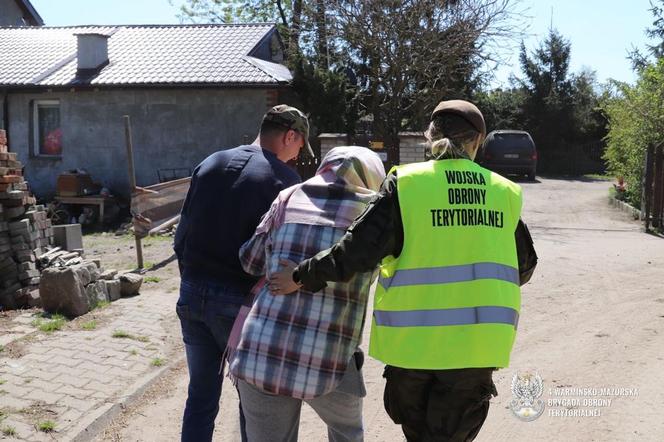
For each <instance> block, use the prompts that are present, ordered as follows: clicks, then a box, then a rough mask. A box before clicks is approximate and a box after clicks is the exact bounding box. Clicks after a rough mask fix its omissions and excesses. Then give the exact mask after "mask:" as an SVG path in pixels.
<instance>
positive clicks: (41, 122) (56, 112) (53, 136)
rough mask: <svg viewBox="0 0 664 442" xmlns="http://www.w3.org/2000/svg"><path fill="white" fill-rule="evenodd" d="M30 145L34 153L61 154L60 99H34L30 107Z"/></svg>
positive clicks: (44, 154)
mask: <svg viewBox="0 0 664 442" xmlns="http://www.w3.org/2000/svg"><path fill="white" fill-rule="evenodd" d="M32 111H33V114H32V127H33V139H32V146H33V152H34V154H35V155H42V156H60V155H62V129H61V128H60V101H58V100H36V101H35V102H34V103H33V107H32Z"/></svg>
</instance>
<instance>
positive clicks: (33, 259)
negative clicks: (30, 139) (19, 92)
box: [0, 130, 53, 308]
mask: <svg viewBox="0 0 664 442" xmlns="http://www.w3.org/2000/svg"><path fill="white" fill-rule="evenodd" d="M22 170H23V166H22V165H21V163H20V162H19V161H18V160H17V159H16V153H13V152H7V137H6V134H5V131H4V130H0V305H2V306H3V308H16V307H20V306H23V305H34V304H36V303H38V299H39V294H38V291H37V289H38V287H39V282H40V271H39V268H38V263H37V257H38V256H41V255H42V254H43V253H44V250H45V247H47V246H49V245H51V244H53V228H52V227H51V220H49V219H48V217H47V214H46V211H45V209H44V207H43V206H36V205H35V198H34V197H33V196H31V195H30V192H29V191H28V183H26V182H25V180H24V179H23V172H22Z"/></svg>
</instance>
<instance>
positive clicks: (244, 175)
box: [175, 105, 313, 441]
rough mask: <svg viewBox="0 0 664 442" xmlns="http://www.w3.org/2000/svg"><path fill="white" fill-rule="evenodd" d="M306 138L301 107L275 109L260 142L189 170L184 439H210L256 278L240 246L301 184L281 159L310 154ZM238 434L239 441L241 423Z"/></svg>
mask: <svg viewBox="0 0 664 442" xmlns="http://www.w3.org/2000/svg"><path fill="white" fill-rule="evenodd" d="M308 138H309V122H308V120H307V117H306V116H305V115H304V114H303V113H302V112H300V111H299V110H298V109H296V108H294V107H290V106H286V105H279V106H275V107H273V108H272V109H270V110H269V111H268V112H267V113H266V114H265V116H264V117H263V122H262V124H261V128H260V133H259V137H258V139H257V143H256V144H258V145H249V146H239V147H236V148H234V149H228V150H222V151H219V152H216V153H214V154H212V155H210V156H209V157H208V158H206V159H205V160H204V161H203V162H202V163H201V164H200V165H198V167H196V169H195V170H194V174H193V175H192V178H191V187H190V188H189V192H188V193H187V198H186V200H185V203H184V206H183V208H182V214H181V218H180V224H179V226H178V229H177V232H176V234H175V252H176V254H177V257H178V264H179V266H180V273H181V278H182V281H181V286H180V298H179V300H178V302H177V307H176V309H177V314H178V316H179V318H180V324H181V326H182V336H183V339H184V343H185V349H186V353H187V364H188V367H189V390H188V397H187V403H186V406H185V411H184V418H183V424H182V441H211V440H212V433H213V432H214V420H215V417H216V416H217V413H218V411H219V398H220V396H221V384H222V377H221V375H220V369H221V364H222V355H223V352H224V349H225V348H226V343H227V340H228V336H229V334H230V331H231V328H232V327H233V322H234V320H235V317H236V315H237V313H238V311H239V309H240V307H241V305H242V303H243V301H244V297H245V296H246V294H247V293H248V292H249V290H250V289H251V287H252V286H253V285H254V284H255V283H256V278H255V277H253V276H251V275H249V274H247V273H245V272H244V270H243V269H242V267H241V265H240V262H239V258H238V251H239V249H240V246H241V245H242V244H243V243H244V242H245V241H246V240H248V239H249V238H250V237H251V235H252V234H253V233H254V230H255V229H256V226H257V225H258V222H259V220H260V218H261V216H262V215H263V214H264V213H265V212H266V211H267V210H268V209H269V207H270V204H271V203H272V201H273V200H274V199H275V198H276V196H277V194H278V193H279V192H280V191H281V190H283V189H285V188H287V187H290V186H292V185H293V184H296V183H299V182H300V177H299V176H298V175H297V173H296V172H295V171H294V170H293V169H291V168H290V167H289V166H288V165H286V162H287V161H289V160H291V159H294V158H296V157H297V156H298V153H299V151H300V149H301V148H303V147H304V148H306V149H307V152H308V153H309V155H311V156H312V157H313V151H312V150H311V146H310V145H309V141H308ZM240 412H241V410H240ZM242 417H243V416H242V414H241V420H243V419H242ZM241 426H242V427H244V425H243V422H242V424H241ZM242 433H243V439H244V428H242Z"/></svg>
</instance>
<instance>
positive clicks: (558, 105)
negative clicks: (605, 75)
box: [518, 29, 574, 151]
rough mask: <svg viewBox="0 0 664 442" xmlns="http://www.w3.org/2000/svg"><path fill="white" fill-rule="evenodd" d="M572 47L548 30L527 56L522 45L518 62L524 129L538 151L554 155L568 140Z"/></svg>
mask: <svg viewBox="0 0 664 442" xmlns="http://www.w3.org/2000/svg"><path fill="white" fill-rule="evenodd" d="M571 48H572V46H571V43H570V42H569V41H568V40H566V39H565V38H564V37H563V36H562V35H560V33H558V31H556V30H555V29H551V30H550V31H549V35H548V36H547V37H546V38H545V39H544V41H543V42H542V43H540V45H539V47H538V48H537V49H535V50H534V51H533V52H532V53H531V54H528V51H527V50H526V47H525V44H524V43H521V51H520V54H519V61H520V63H521V70H522V71H523V74H524V77H523V78H522V79H519V80H518V82H519V83H520V84H521V86H522V87H523V88H524V90H525V91H526V99H525V102H524V106H523V110H524V117H525V119H526V127H528V129H529V132H530V133H531V135H532V136H533V139H534V140H535V143H536V144H537V146H538V149H540V150H542V151H553V150H555V149H556V147H557V146H559V145H560V144H561V143H566V142H567V141H568V140H569V138H571V135H572V132H573V130H574V121H573V118H572V102H573V99H572V91H573V87H572V79H571V78H570V76H569V62H570V53H571Z"/></svg>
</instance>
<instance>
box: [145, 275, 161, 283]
mask: <svg viewBox="0 0 664 442" xmlns="http://www.w3.org/2000/svg"><path fill="white" fill-rule="evenodd" d="M143 280H144V281H145V282H148V283H150V282H160V281H161V278H159V277H158V276H148V277H146V278H145V279H143Z"/></svg>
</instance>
